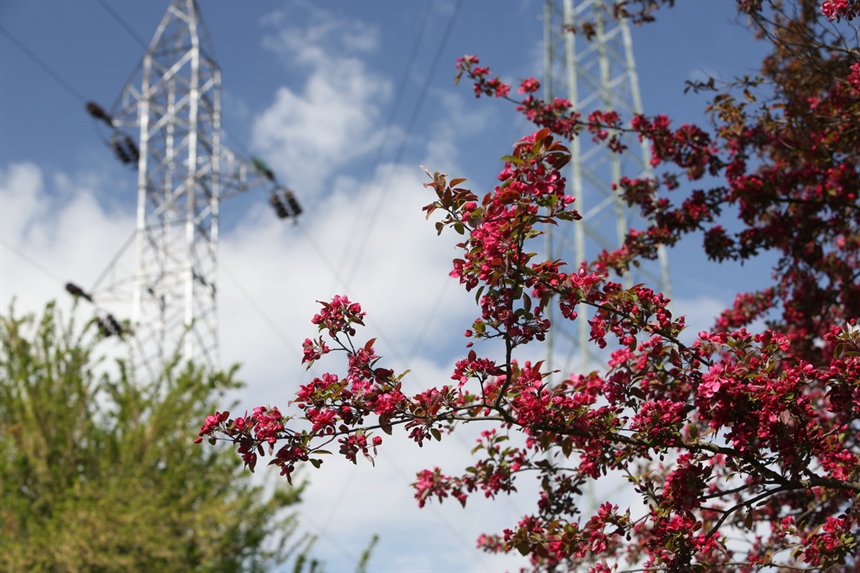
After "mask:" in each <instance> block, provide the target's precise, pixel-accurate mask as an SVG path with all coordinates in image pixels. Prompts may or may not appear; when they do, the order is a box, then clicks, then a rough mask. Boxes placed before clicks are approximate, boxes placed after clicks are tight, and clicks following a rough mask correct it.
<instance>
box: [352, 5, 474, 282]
mask: <svg viewBox="0 0 860 573" xmlns="http://www.w3.org/2000/svg"><path fill="white" fill-rule="evenodd" d="M462 6H463V0H457V3H456V4H455V5H454V10H453V11H452V12H451V16H450V17H449V19H448V25H447V26H446V27H445V31H444V32H443V33H442V38H441V39H440V40H439V46H438V47H437V49H436V54H435V55H434V57H433V62H432V63H431V65H430V72H429V73H428V74H427V76H426V77H425V79H424V85H423V86H422V88H421V93H420V94H419V95H418V101H417V102H416V103H415V107H414V108H413V109H412V116H411V117H410V118H409V121H408V123H407V125H406V133H405V134H404V136H403V139H402V140H401V142H400V146H399V147H398V149H397V153H395V155H394V160H393V162H394V163H397V162H398V161H400V159H401V158H402V157H403V153H404V151H405V150H406V145H407V143H408V140H409V138H408V135H409V134H410V133H411V132H412V129H413V128H414V127H415V123H416V122H417V121H418V115H419V114H420V113H421V108H422V107H423V105H424V100H425V99H426V97H427V93H428V92H429V90H430V83H431V82H432V81H433V78H434V77H435V76H436V69H437V68H438V67H439V62H440V61H441V60H442V52H443V51H444V50H445V47H446V45H447V44H448V38H449V37H450V35H451V32H452V30H453V29H454V23H455V22H456V20H457V15H458V14H459V12H460V8H461V7H462ZM372 175H373V174H372V173H371V175H370V176H369V177H372ZM390 178H391V170H389V172H388V174H387V176H386V178H385V181H384V183H383V185H382V192H381V193H380V195H379V200H378V201H377V205H376V208H375V209H372V210H371V212H370V220H369V223H368V225H367V231H366V232H365V233H364V235H363V236H362V238H361V241H360V242H359V247H358V253H357V254H356V256H355V257H354V261H355V262H354V263H353V265H352V270H351V271H350V273H348V274H347V278H349V279H351V278H352V277H353V276H354V275H355V272H356V271H357V269H358V265H359V263H360V262H361V258H362V256H363V254H364V250H365V249H366V248H367V242H368V240H369V239H370V235H371V234H372V233H373V228H374V227H375V225H376V221H377V219H378V218H379V212H380V205H381V203H382V201H383V200H384V199H385V194H386V193H387V192H388V189H389V187H388V181H389V179H390Z"/></svg>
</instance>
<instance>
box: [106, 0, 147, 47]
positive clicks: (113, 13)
mask: <svg viewBox="0 0 860 573" xmlns="http://www.w3.org/2000/svg"><path fill="white" fill-rule="evenodd" d="M99 4H101V5H102V8H104V9H105V10H107V13H108V14H110V15H111V17H112V18H113V19H114V20H116V21H117V22H119V25H120V26H122V27H123V28H125V31H126V32H128V35H129V36H131V37H132V38H134V39H135V41H137V43H138V44H140V46H141V47H143V49H144V50H146V49H147V48H148V47H149V46H147V44H146V42H145V41H144V39H143V38H141V37H140V36H138V35H137V32H135V31H134V29H133V28H132V27H131V26H129V25H128V23H126V21H125V20H123V19H122V18H121V17H120V15H119V14H117V13H116V11H115V10H114V9H113V8H111V7H110V5H109V4H108V3H107V2H105V0H99Z"/></svg>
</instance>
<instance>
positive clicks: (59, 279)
mask: <svg viewBox="0 0 860 573" xmlns="http://www.w3.org/2000/svg"><path fill="white" fill-rule="evenodd" d="M0 245H3V246H4V247H6V248H7V249H9V250H10V251H12V252H13V253H15V254H16V255H18V256H19V257H21V259H23V260H24V261H26V262H27V263H29V264H30V265H32V266H33V267H35V268H37V269H39V270H40V271H42V272H43V273H45V274H46V275H48V276H49V277H51V278H52V279H54V280H55V281H57V282H58V283H60V284H65V283H66V281H65V280H63V278H62V277H60V276H59V275H58V274H56V273H54V272H53V271H52V270H51V269H49V268H48V267H46V266H44V265H43V264H41V263H40V262H39V261H37V260H36V259H34V258H33V257H31V256H29V255H27V253H25V252H24V251H22V250H21V249H19V248H17V247H13V246H12V245H11V244H9V243H7V242H6V241H4V240H3V239H0Z"/></svg>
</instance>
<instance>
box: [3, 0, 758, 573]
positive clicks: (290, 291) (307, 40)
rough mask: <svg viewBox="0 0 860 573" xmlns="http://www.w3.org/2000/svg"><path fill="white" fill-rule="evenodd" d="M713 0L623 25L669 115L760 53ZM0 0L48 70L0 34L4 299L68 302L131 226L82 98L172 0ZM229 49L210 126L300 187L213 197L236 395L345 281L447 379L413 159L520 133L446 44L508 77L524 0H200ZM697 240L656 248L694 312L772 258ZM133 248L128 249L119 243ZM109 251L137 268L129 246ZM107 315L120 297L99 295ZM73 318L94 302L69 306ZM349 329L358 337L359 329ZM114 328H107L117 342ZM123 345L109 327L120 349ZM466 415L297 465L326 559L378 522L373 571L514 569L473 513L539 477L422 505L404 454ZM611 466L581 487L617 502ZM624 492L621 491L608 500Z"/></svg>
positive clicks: (122, 311)
mask: <svg viewBox="0 0 860 573" xmlns="http://www.w3.org/2000/svg"><path fill="white" fill-rule="evenodd" d="M733 4H734V3H733V2H730V1H729V0H713V1H694V0H679V2H678V6H677V7H676V8H674V9H672V10H666V11H663V12H661V13H659V14H658V22H657V23H656V24H652V25H649V26H646V27H644V28H641V29H634V31H633V36H634V46H635V53H636V60H637V66H638V71H639V79H640V86H641V95H642V101H643V105H644V109H645V112H646V113H648V114H658V113H665V114H668V115H670V117H672V118H673V121H674V123H675V124H676V125H678V124H680V123H684V122H697V123H701V122H703V121H705V116H704V115H703V109H704V107H705V105H706V100H705V98H704V97H702V96H696V95H693V94H687V95H684V93H683V91H684V87H685V85H684V82H685V80H689V79H702V78H704V77H706V76H707V74H714V75H716V76H717V77H721V78H731V77H733V76H735V75H738V74H745V73H751V72H753V71H754V70H755V67H756V65H757V62H758V61H759V58H760V56H761V54H762V47H761V46H758V45H756V44H755V43H754V42H753V40H752V38H751V35H750V34H749V33H748V32H747V31H746V30H744V29H743V28H742V26H740V25H738V23H737V22H736V17H735V14H734V9H733ZM108 6H109V7H110V9H111V10H113V11H114V12H115V14H116V15H118V16H119V17H120V18H121V19H122V20H123V21H124V22H125V23H127V25H128V26H129V28H130V30H128V29H126V28H124V27H123V26H122V25H121V24H120V23H119V22H118V21H117V19H115V18H114V17H113V15H112V14H111V12H110V11H109V10H107V9H105V7H104V6H103V5H102V4H101V3H100V2H97V1H85V0H67V1H63V0H55V1H46V0H29V1H26V2H24V1H13V0H0V25H2V27H3V29H4V30H5V31H6V32H7V33H8V34H10V35H12V36H14V38H16V39H17V40H18V41H19V42H20V43H21V44H23V45H24V49H26V50H29V51H31V52H32V53H33V54H35V55H36V56H37V57H38V58H40V59H41V60H42V61H43V62H44V63H45V64H46V65H47V66H48V67H49V68H50V69H51V70H52V71H53V72H54V73H55V74H57V75H58V76H59V77H60V78H61V80H62V82H65V84H62V83H61V82H60V80H58V79H57V78H55V77H53V76H51V75H50V74H49V73H48V72H46V71H45V70H44V69H42V68H41V67H40V66H38V65H37V64H35V63H34V62H33V60H32V59H31V58H30V57H28V55H27V53H25V51H24V49H22V47H21V46H20V45H19V44H18V43H16V42H15V41H13V40H12V39H10V37H9V35H7V34H3V35H0V309H3V312H4V313H5V312H6V309H7V308H8V307H9V304H10V302H11V301H12V299H13V298H14V299H15V300H16V303H15V304H16V309H17V311H18V312H19V313H21V312H24V311H38V310H39V309H41V308H43V306H44V304H45V303H46V302H47V301H48V300H51V299H58V300H59V302H60V304H61V305H62V306H63V307H66V308H68V307H69V306H70V305H71V300H70V299H71V297H69V296H68V295H67V294H66V293H65V292H64V290H63V285H64V284H65V282H67V281H72V282H75V283H77V284H79V285H81V286H83V287H84V288H85V289H89V288H90V287H91V286H92V285H93V284H94V283H95V282H96V280H97V279H98V277H99V276H100V275H101V274H102V273H103V271H104V270H105V269H106V268H107V267H108V265H109V263H110V262H111V260H112V259H113V257H114V256H115V255H116V253H117V252H118V250H119V247H120V246H121V245H122V244H124V243H125V242H126V241H127V240H128V239H129V237H130V236H131V234H132V233H133V231H134V226H135V223H134V221H135V208H136V205H135V202H136V197H137V194H136V190H135V187H136V173H135V172H134V171H133V170H131V169H129V168H126V167H124V166H122V165H120V164H119V163H118V162H117V161H116V159H115V158H114V157H113V155H112V153H111V151H110V150H109V149H108V148H107V147H106V145H105V134H104V132H103V130H100V129H99V128H98V126H97V125H95V122H94V121H93V120H92V119H91V118H90V117H89V116H88V115H87V114H86V113H85V111H84V103H85V102H86V101H87V100H93V101H96V102H99V103H100V104H102V105H103V106H104V107H105V108H106V109H107V108H109V107H110V106H111V104H112V103H113V102H114V101H115V99H116V98H117V97H118V96H119V94H120V92H121V90H122V88H123V87H124V85H125V83H126V81H127V80H128V79H129V76H130V75H131V74H132V72H133V71H134V68H135V66H136V65H137V64H138V62H139V61H140V60H141V58H142V56H143V53H144V48H143V47H142V46H141V45H140V42H139V39H140V40H142V41H143V42H144V43H145V44H148V43H149V41H150V39H151V37H152V35H153V33H154V32H155V29H156V27H157V25H158V23H159V21H160V20H161V18H162V17H163V15H164V12H165V10H166V8H167V1H166V0H157V1H156V0H146V1H143V0H138V1H111V2H109V3H108ZM199 6H200V10H201V12H202V16H203V20H204V22H205V24H206V26H207V27H208V30H209V34H210V37H211V41H212V45H213V46H214V52H215V56H216V58H217V61H218V63H219V64H220V66H221V70H222V86H223V92H222V101H223V125H224V127H225V131H226V132H227V133H228V138H227V139H226V140H225V141H226V144H227V145H228V146H229V147H231V148H233V149H234V150H235V151H237V152H239V153H240V154H243V155H251V154H253V155H259V156H260V157H262V158H264V159H265V161H266V162H267V163H268V164H269V166H270V167H271V168H272V169H273V170H274V171H275V173H276V174H277V176H278V179H279V180H281V181H283V182H284V183H286V184H287V185H289V186H290V187H292V188H293V189H295V190H296V193H297V195H298V197H299V200H300V201H301V203H302V205H303V207H304V209H305V214H304V216H303V217H302V219H301V222H300V223H299V224H297V225H293V224H292V223H289V222H285V221H282V220H279V219H277V218H276V217H275V216H274V214H273V212H272V211H271V209H270V207H269V206H268V204H267V201H266V195H265V193H264V192H263V191H262V190H257V191H256V192H250V193H248V194H246V195H244V196H240V197H237V198H235V199H232V200H230V201H229V202H225V203H224V204H223V205H222V207H221V209H222V211H221V212H222V218H221V221H222V231H221V232H222V234H221V241H220V247H219V248H220V251H219V265H220V274H219V277H218V292H219V299H218V304H219V310H220V329H221V333H220V342H221V357H222V363H223V364H224V365H229V364H233V363H241V364H242V367H241V370H240V372H239V376H240V378H242V379H243V380H245V381H246V382H247V383H248V386H247V388H246V389H245V390H244V391H243V392H241V393H239V394H238V395H237V396H235V398H236V399H238V400H239V402H240V404H241V406H240V409H244V408H247V407H251V406H254V405H258V404H265V403H269V404H273V405H285V404H286V402H287V401H288V400H289V398H290V396H291V394H292V393H294V392H295V390H296V389H297V388H298V385H299V384H301V383H305V382H307V381H308V380H309V376H311V375H313V374H314V373H317V374H318V373H319V372H320V371H317V370H315V371H312V372H311V373H306V372H305V371H304V369H303V368H301V365H300V364H299V362H300V358H301V341H302V340H303V339H304V338H306V337H308V336H312V335H313V334H315V332H316V329H315V327H313V325H311V324H310V322H309V320H310V318H311V317H312V316H313V314H314V313H315V312H316V308H317V304H316V303H315V301H316V300H324V299H326V298H329V297H331V296H332V295H333V294H337V293H343V294H347V295H349V297H350V298H351V299H353V300H357V301H359V302H361V303H362V305H363V307H364V309H365V310H366V311H367V313H368V328H367V333H366V335H364V336H366V337H367V338H370V337H378V338H379V343H378V348H377V349H378V351H379V353H380V354H382V355H383V356H385V357H386V359H387V360H389V362H388V364H389V365H391V366H392V367H394V368H395V369H399V370H404V369H406V368H409V369H411V370H412V374H410V376H409V377H408V378H407V380H406V382H405V389H406V391H407V392H408V391H418V390H420V389H422V388H426V387H429V386H431V385H442V384H444V383H446V382H447V381H448V379H449V376H450V371H451V367H452V365H453V363H454V361H455V360H456V359H457V358H458V356H460V355H462V353H463V351H464V344H465V342H466V341H465V340H464V339H463V338H462V332H463V331H464V330H465V329H466V328H467V327H468V325H469V324H470V323H471V320H472V319H473V318H474V316H475V310H474V301H473V297H472V295H470V294H467V293H464V292H463V291H462V290H461V289H460V288H459V286H458V285H457V284H456V282H455V281H454V280H452V279H450V278H449V277H448V276H447V275H448V271H449V270H450V260H451V259H452V258H453V257H454V256H456V251H455V250H454V247H453V245H454V244H455V243H456V242H457V236H456V235H452V234H447V233H445V234H443V235H442V236H441V237H437V236H436V232H435V229H434V228H433V225H432V223H429V222H425V220H424V216H423V213H422V212H421V207H422V206H423V205H425V204H427V203H429V202H430V201H431V200H432V197H431V196H430V191H428V190H426V189H424V188H423V187H422V185H423V183H424V182H425V181H426V176H425V175H424V174H423V172H422V171H421V169H420V168H419V165H426V166H427V167H428V168H429V169H431V170H438V171H442V172H446V173H448V174H450V175H451V176H463V177H468V178H469V179H470V184H471V185H472V189H473V190H474V191H475V192H477V193H479V194H482V193H484V192H486V191H487V190H489V189H491V186H492V185H493V184H494V181H495V176H496V174H497V173H498V171H499V170H500V169H501V164H500V163H499V160H498V158H499V157H501V156H502V155H504V154H506V153H507V152H508V150H509V149H510V146H511V144H512V143H513V142H514V141H516V140H517V139H519V138H520V137H522V136H523V135H526V134H528V133H530V131H531V130H530V129H529V127H528V125H527V124H526V123H525V122H524V121H522V120H520V119H519V118H518V116H517V114H516V113H515V112H514V110H513V106H512V105H511V104H508V103H506V102H502V101H495V100H494V101H487V100H483V99H482V100H476V99H475V98H474V96H473V94H472V90H471V86H470V85H468V84H461V85H460V86H455V85H454V83H453V77H454V74H455V69H454V64H455V60H456V58H457V57H458V56H461V55H464V54H477V55H479V56H480V57H481V60H482V63H485V64H489V65H491V66H492V67H493V69H494V71H495V72H496V73H498V74H501V75H502V77H503V78H504V79H505V80H508V81H515V80H518V79H522V78H525V77H529V76H537V77H540V75H541V65H542V64H541V62H542V61H543V51H542V50H543V45H542V39H543V24H542V6H543V2H540V1H538V0H508V1H504V0H495V1H480V0H464V1H462V2H455V1H448V0H436V1H423V0H421V1H419V0H415V1H409V0H400V1H363V0H353V1H349V2H347V1H341V2H335V1H316V2H293V1H280V2H274V1H244V2H239V1H232V0H221V1H219V0H209V1H207V0H201V1H200V3H199ZM699 245H700V243H699V241H698V239H696V240H691V241H686V242H684V243H683V244H682V245H680V246H679V247H678V248H676V249H674V250H672V251H670V253H669V261H670V269H671V277H672V287H673V292H674V299H675V309H676V311H677V312H679V313H681V314H686V315H687V316H688V324H691V329H690V330H691V331H693V332H695V331H697V330H699V329H701V328H705V327H707V326H708V325H709V324H710V323H711V322H712V320H713V318H714V316H715V314H716V313H717V312H718V311H719V310H721V309H722V308H724V307H725V306H727V305H728V304H729V303H730V302H731V300H732V299H733V297H734V294H735V293H737V292H739V291H741V290H749V289H753V288H757V287H759V286H762V285H764V284H765V283H766V280H767V277H768V265H767V263H766V262H762V263H761V264H753V265H749V264H748V265H747V266H746V267H732V266H717V265H715V264H713V263H709V262H707V261H706V260H704V257H703V256H702V254H701V249H700V246H699ZM132 252H133V250H130V251H129V252H128V254H129V256H130V254H131V253H132ZM129 256H126V257H124V258H122V259H121V260H120V261H118V263H117V266H116V269H117V270H116V272H117V273H118V274H121V273H122V272H130V269H133V268H134V260H133V259H132V258H129ZM97 302H98V303H100V305H101V306H102V308H107V309H109V310H111V311H112V312H114V313H115V314H116V315H117V316H118V317H126V316H129V314H130V302H126V303H122V302H117V303H110V302H108V301H99V300H98V299H97ZM78 312H79V314H80V316H81V318H82V319H87V318H89V317H90V316H92V312H93V309H92V307H88V306H86V307H82V308H80V309H79V310H78ZM359 336H362V334H361V333H360V334H359ZM111 344H114V343H111ZM117 349H118V347H116V348H115V350H117ZM476 431H477V430H475V431H471V430H470V431H469V432H464V434H465V435H461V436H451V437H448V438H445V439H444V440H443V441H442V442H441V443H439V444H431V445H425V447H424V448H422V449H419V448H417V447H414V446H412V445H410V444H408V443H404V442H403V441H398V440H396V439H392V438H386V442H385V444H384V447H383V448H382V450H381V452H380V456H379V459H378V460H377V463H376V467H375V468H373V467H371V466H370V464H368V463H365V462H364V461H360V463H359V464H358V466H352V465H351V464H348V463H341V462H338V461H337V460H329V461H326V463H325V464H324V466H323V469H322V471H314V472H310V471H308V472H305V473H304V475H305V476H307V477H309V478H310V480H311V485H310V487H309V489H308V492H307V495H306V496H305V503H304V505H303V507H302V523H303V527H304V528H306V530H307V531H309V532H311V533H313V534H315V535H318V536H319V541H318V543H317V552H318V554H319V555H321V556H322V557H323V558H324V559H325V561H326V563H327V565H326V568H327V570H328V571H351V570H353V569H354V564H355V562H356V561H357V559H358V556H359V555H360V553H361V551H362V549H363V548H364V547H365V546H366V544H367V542H368V541H369V538H370V536H371V534H373V533H378V534H380V536H381V540H380V543H379V545H378V546H377V548H376V550H375V551H374V554H373V558H372V560H371V562H370V570H372V571H502V570H515V569H517V567H518V566H519V565H520V564H521V561H520V560H519V559H518V558H516V557H513V556H490V555H484V554H482V553H479V552H478V551H477V550H476V549H474V547H475V542H474V541H475V539H476V538H477V536H478V535H479V534H480V533H482V532H488V533H489V532H500V531H501V529H503V528H504V527H512V526H514V525H515V524H516V522H517V520H518V519H519V517H521V516H522V515H524V514H526V513H528V512H530V511H531V509H532V507H533V505H532V504H533V497H530V495H531V494H533V492H534V489H533V487H532V486H531V485H530V484H528V483H527V482H526V481H525V480H523V481H522V487H521V492H520V495H518V496H516V497H513V498H510V499H508V498H505V499H502V500H499V501H497V502H489V501H485V500H482V499H478V498H477V497H475V498H474V499H472V500H470V502H469V505H468V506H467V509H466V510H462V509H460V507H459V505H456V504H451V503H446V504H444V505H443V506H442V507H441V508H440V507H439V506H438V505H435V504H434V505H432V506H430V507H428V508H425V509H423V510H418V509H417V507H416V504H415V502H414V500H413V499H412V494H411V489H410V488H409V487H408V484H409V483H410V482H412V481H413V480H414V475H415V472H416V471H418V470H420V469H423V468H425V467H430V468H432V467H434V466H440V467H442V468H443V470H445V471H446V472H447V473H454V474H455V473H458V472H460V471H461V470H462V469H463V468H464V467H466V466H468V465H470V459H471V458H470V455H469V450H470V449H471V446H472V445H473V442H472V440H473V438H474V434H475V432H476ZM615 483H616V480H613V479H611V478H607V480H606V482H605V483H603V484H600V491H599V492H597V493H595V497H597V498H600V499H601V500H603V499H604V498H608V499H616V498H618V499H622V500H623V495H624V494H623V492H619V491H617V489H616V485H615ZM619 496H621V497H620V498H619Z"/></svg>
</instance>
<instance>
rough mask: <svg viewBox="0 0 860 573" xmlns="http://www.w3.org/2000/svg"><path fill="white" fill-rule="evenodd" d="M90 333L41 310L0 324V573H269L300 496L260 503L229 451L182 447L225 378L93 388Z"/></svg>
mask: <svg viewBox="0 0 860 573" xmlns="http://www.w3.org/2000/svg"><path fill="white" fill-rule="evenodd" d="M95 326H96V325H95V324H94V323H90V324H89V325H87V326H86V327H85V328H84V329H83V332H81V333H76V332H75V328H74V325H71V324H70V325H63V324H62V322H61V320H60V319H59V317H58V316H57V313H56V310H55V308H54V306H53V305H49V306H48V307H47V309H46V311H45V313H44V315H43V316H42V317H41V318H40V319H39V320H36V319H35V318H34V317H32V316H31V317H26V318H16V317H15V316H14V314H13V313H12V312H11V311H10V313H9V315H8V316H5V317H0V452H2V463H0V489H2V500H3V501H2V504H0V517H2V520H0V527H2V533H0V569H2V570H3V571H8V572H10V573H11V572H18V571H20V572H23V571H28V572H29V571H55V572H75V571H87V572H91V571H168V572H169V571H177V572H180V571H181V572H187V571H213V572H214V571H217V572H229V571H268V570H270V569H271V567H272V565H274V564H275V563H282V562H284V561H285V559H286V558H287V557H288V556H289V555H290V553H291V552H297V553H298V552H302V551H303V550H304V549H305V548H306V546H307V542H308V541H309V540H307V539H305V540H302V541H300V542H299V543H294V545H293V546H292V547H287V545H286V542H287V538H288V536H289V535H291V534H292V533H293V532H294V531H295V528H296V519H295V516H293V515H289V516H285V515H284V513H283V510H284V508H285V507H287V506H289V505H292V504H295V503H297V502H298V499H299V498H298V496H299V493H300V490H299V489H295V488H289V487H286V484H284V487H280V486H279V487H277V488H276V489H275V492H274V494H273V495H271V496H267V495H265V492H264V491H263V488H262V487H261V486H257V485H252V484H251V483H250V480H249V478H248V476H247V474H244V473H243V472H242V468H241V464H238V463H237V462H238V460H236V459H235V456H234V455H232V454H231V453H230V452H228V451H225V450H223V449H220V448H219V449H209V450H206V451H203V450H201V449H200V448H199V447H196V446H194V445H193V443H192V439H193V435H189V429H190V428H193V427H194V424H195V422H196V420H199V419H200V417H202V416H204V415H205V413H206V412H209V411H211V409H212V408H213V407H215V405H216V404H217V402H218V398H219V397H221V396H222V395H223V393H224V392H225V391H227V390H230V389H234V388H237V387H238V386H239V384H238V383H237V382H236V381H235V380H234V372H233V371H229V372H224V373H207V372H204V371H203V370H201V369H200V368H198V367H196V366H193V365H191V364H188V365H187V366H185V367H184V368H180V367H179V365H178V364H172V365H170V366H168V367H167V368H166V369H165V371H164V373H163V375H162V376H161V378H160V379H159V380H158V381H157V383H156V384H154V385H153V386H150V387H145V388H141V387H138V386H135V385H134V384H132V383H131V382H130V381H129V377H128V376H127V375H126V372H125V370H124V369H123V368H122V366H123V365H122V364H120V370H119V373H118V374H112V375H107V374H102V375H101V376H99V375H97V374H96V372H97V371H98V369H99V367H100V366H99V364H98V362H97V361H96V360H95V359H94V357H95V356H96V355H97V353H98V342H99V337H98V334H97V333H94V331H96V330H97V329H96V328H95ZM102 366H104V365H103V364H102ZM102 369H103V370H105V368H102ZM311 565H312V564H311Z"/></svg>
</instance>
